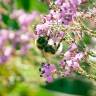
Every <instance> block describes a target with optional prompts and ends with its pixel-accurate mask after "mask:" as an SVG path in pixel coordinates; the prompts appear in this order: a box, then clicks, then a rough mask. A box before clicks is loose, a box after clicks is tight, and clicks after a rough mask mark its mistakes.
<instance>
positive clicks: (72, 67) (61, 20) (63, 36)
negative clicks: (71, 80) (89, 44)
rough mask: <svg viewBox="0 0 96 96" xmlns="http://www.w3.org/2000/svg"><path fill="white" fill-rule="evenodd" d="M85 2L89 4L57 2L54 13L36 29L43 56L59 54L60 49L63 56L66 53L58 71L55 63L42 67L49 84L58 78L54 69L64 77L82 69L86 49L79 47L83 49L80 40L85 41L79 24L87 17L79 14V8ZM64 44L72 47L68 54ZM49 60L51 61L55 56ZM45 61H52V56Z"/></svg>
mask: <svg viewBox="0 0 96 96" xmlns="http://www.w3.org/2000/svg"><path fill="white" fill-rule="evenodd" d="M83 2H85V1H84V0H56V2H55V5H54V4H53V6H55V7H53V8H52V9H51V10H50V12H49V14H48V15H46V16H44V17H43V19H42V22H41V24H38V25H37V26H36V30H35V34H36V35H37V46H38V48H39V49H40V50H42V52H43V54H44V55H45V53H51V54H55V55H56V53H57V52H58V50H59V48H60V47H61V50H60V52H59V56H60V55H61V53H62V54H64V55H63V58H62V59H61V60H60V62H59V64H58V65H59V66H60V68H61V69H60V70H58V68H57V67H56V66H55V64H54V66H55V68H53V69H51V70H50V68H51V63H50V64H49V63H48V64H47V63H45V64H44V65H43V66H41V69H40V71H41V74H42V75H41V76H43V77H44V78H45V80H46V81H47V82H51V81H53V79H54V78H55V76H54V75H53V72H54V69H55V72H56V73H55V74H57V77H58V76H62V75H63V76H70V75H71V74H72V73H74V72H75V71H77V70H78V69H79V68H80V61H81V60H82V59H84V57H86V53H85V52H86V48H85V47H84V50H80V48H78V47H80V45H78V42H82V41H80V40H82V38H83V37H84V34H85V33H82V31H81V29H82V28H81V25H78V24H79V23H78V21H76V20H77V18H79V17H80V16H81V17H82V16H83V15H82V14H81V13H79V12H78V11H77V10H78V6H79V5H80V4H81V3H83ZM76 22H77V23H76ZM70 34H71V35H70ZM67 36H68V37H67ZM64 42H66V43H67V44H68V45H69V47H68V48H67V50H66V52H63V51H64V50H63V47H62V46H61V45H62V44H63V43H64ZM85 43H86V42H85ZM81 46H82V45H81ZM84 46H86V45H84ZM84 51H85V52H84ZM53 56H54V55H53ZM49 57H50V58H51V56H49ZM45 58H48V56H45ZM51 59H52V58H51ZM47 60H49V59H47ZM48 62H50V61H48ZM46 70H47V71H46Z"/></svg>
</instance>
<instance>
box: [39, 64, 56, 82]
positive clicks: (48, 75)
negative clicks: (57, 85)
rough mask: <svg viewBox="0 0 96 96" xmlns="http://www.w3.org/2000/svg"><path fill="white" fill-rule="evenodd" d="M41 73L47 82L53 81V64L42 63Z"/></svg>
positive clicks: (54, 69)
mask: <svg viewBox="0 0 96 96" xmlns="http://www.w3.org/2000/svg"><path fill="white" fill-rule="evenodd" d="M40 71H41V75H42V76H43V77H44V78H45V80H46V81H47V82H52V81H53V77H52V75H53V73H54V72H55V71H56V68H55V65H53V64H47V63H44V64H43V66H42V67H41V69H40Z"/></svg>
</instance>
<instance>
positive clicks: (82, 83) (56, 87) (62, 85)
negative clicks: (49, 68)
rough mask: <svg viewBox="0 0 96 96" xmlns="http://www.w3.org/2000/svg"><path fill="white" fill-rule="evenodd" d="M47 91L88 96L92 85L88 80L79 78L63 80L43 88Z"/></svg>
mask: <svg viewBox="0 0 96 96" xmlns="http://www.w3.org/2000/svg"><path fill="white" fill-rule="evenodd" d="M43 87H44V88H46V89H49V90H53V91H57V92H63V93H68V94H74V95H80V96H81V95H82V96H87V95H88V92H89V90H91V89H92V84H91V83H90V82H87V81H86V80H84V79H83V80H82V79H77V78H71V77H70V78H61V79H57V80H55V81H54V82H52V83H48V84H47V85H46V86H43Z"/></svg>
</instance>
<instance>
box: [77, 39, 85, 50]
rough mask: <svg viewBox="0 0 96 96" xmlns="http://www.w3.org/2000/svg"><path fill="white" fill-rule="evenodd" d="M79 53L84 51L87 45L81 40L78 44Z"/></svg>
mask: <svg viewBox="0 0 96 96" xmlns="http://www.w3.org/2000/svg"><path fill="white" fill-rule="evenodd" d="M77 46H78V49H79V51H84V48H85V44H84V42H83V41H82V40H80V41H79V42H78V44H77Z"/></svg>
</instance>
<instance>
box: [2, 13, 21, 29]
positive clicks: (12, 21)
mask: <svg viewBox="0 0 96 96" xmlns="http://www.w3.org/2000/svg"><path fill="white" fill-rule="evenodd" d="M2 20H3V22H4V23H5V24H6V26H7V27H8V28H11V29H19V28H20V25H19V23H18V22H17V21H16V20H15V19H10V17H9V16H8V15H7V14H2Z"/></svg>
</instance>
